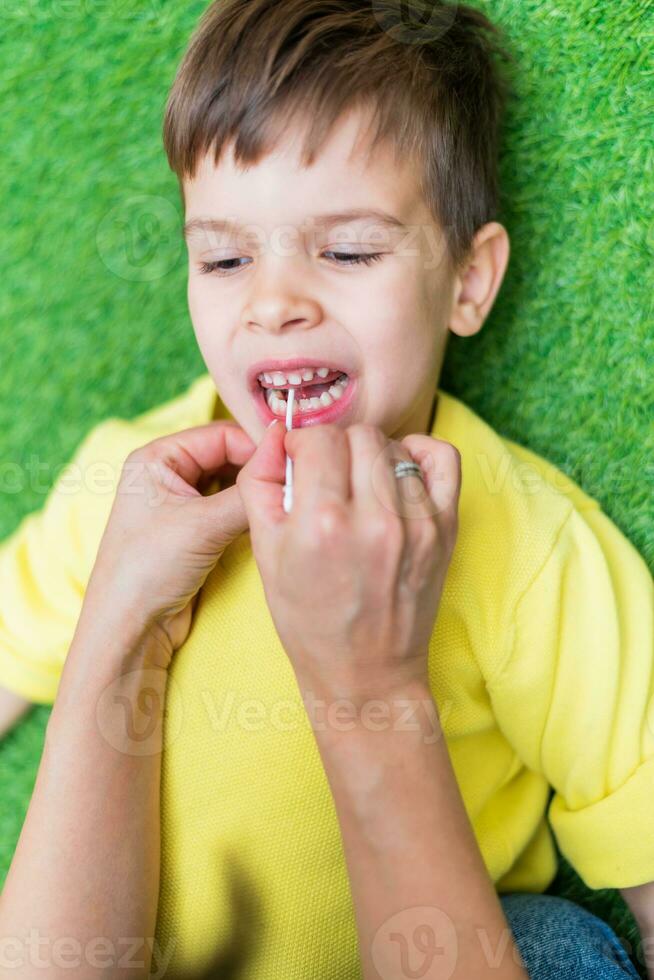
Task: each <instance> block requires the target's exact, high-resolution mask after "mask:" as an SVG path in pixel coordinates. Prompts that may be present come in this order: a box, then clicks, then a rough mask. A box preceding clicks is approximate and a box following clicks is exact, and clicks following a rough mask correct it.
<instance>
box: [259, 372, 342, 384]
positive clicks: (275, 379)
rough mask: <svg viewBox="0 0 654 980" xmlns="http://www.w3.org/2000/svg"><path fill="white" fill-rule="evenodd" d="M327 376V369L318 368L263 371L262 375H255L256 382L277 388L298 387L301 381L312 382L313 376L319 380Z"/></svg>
mask: <svg viewBox="0 0 654 980" xmlns="http://www.w3.org/2000/svg"><path fill="white" fill-rule="evenodd" d="M328 374H329V368H326V367H319V368H310V367H307V368H299V369H298V370H296V371H288V372H286V373H285V372H283V371H273V372H272V373H268V372H267V371H264V372H263V374H259V375H257V377H258V380H259V381H262V382H265V384H268V385H275V387H277V388H285V387H287V386H288V385H299V384H302V382H303V381H313V379H314V376H315V375H317V376H318V377H319V378H326V377H327V375H328Z"/></svg>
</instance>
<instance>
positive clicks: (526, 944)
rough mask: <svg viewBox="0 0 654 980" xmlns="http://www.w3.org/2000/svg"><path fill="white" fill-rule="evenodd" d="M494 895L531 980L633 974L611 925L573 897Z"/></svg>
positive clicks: (605, 979)
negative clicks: (498, 900) (497, 898)
mask: <svg viewBox="0 0 654 980" xmlns="http://www.w3.org/2000/svg"><path fill="white" fill-rule="evenodd" d="M499 898H500V901H501V903H502V908H503V909H504V914H505V916H506V918H507V921H508V923H509V926H510V927H511V931H512V933H513V936H514V938H515V942H516V945H517V947H518V949H519V951H520V955H521V956H522V959H523V961H524V965H525V968H526V970H527V973H528V974H529V976H530V978H532V980H568V978H569V980H613V978H615V980H624V978H625V977H635V978H636V980H638V973H637V972H636V969H635V967H634V966H633V964H632V962H631V960H630V959H629V956H628V955H627V952H626V950H625V948H624V946H623V945H622V944H621V943H620V940H619V939H618V937H617V935H616V934H615V932H614V931H613V929H612V928H611V927H610V926H609V925H608V923H607V922H604V920H603V919H600V918H598V917H597V916H596V915H593V914H592V912H589V911H588V910H587V909H585V908H582V906H581V905H577V904H576V902H571V901H570V900H569V899H567V898H561V897H560V896H558V895H541V894H535V893H532V892H509V893H507V894H504V895H500V896H499Z"/></svg>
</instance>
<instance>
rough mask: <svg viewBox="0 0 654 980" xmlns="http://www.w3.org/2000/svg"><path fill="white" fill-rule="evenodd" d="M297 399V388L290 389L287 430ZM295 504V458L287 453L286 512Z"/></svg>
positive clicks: (287, 405) (284, 502)
mask: <svg viewBox="0 0 654 980" xmlns="http://www.w3.org/2000/svg"><path fill="white" fill-rule="evenodd" d="M294 400H295V388H289V389H288V401H287V402H286V431H287V432H290V431H291V429H292V428H293V402H294ZM292 506H293V460H292V459H291V457H290V456H289V455H288V453H286V482H285V484H284V500H283V507H284V512H285V513H286V514H290V512H291V507H292Z"/></svg>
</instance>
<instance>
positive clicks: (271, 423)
mask: <svg viewBox="0 0 654 980" xmlns="http://www.w3.org/2000/svg"><path fill="white" fill-rule="evenodd" d="M275 422H279V419H273V420H272V421H271V422H269V423H268V428H269V429H271V428H272V427H273V425H274V424H275Z"/></svg>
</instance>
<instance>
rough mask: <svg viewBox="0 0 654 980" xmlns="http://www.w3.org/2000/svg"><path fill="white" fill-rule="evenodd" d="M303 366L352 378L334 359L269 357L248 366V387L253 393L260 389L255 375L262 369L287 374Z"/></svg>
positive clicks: (262, 371) (262, 370) (260, 372)
mask: <svg viewBox="0 0 654 980" xmlns="http://www.w3.org/2000/svg"><path fill="white" fill-rule="evenodd" d="M303 367H309V368H319V367H326V368H329V370H330V371H341V372H342V373H343V374H347V376H348V377H349V378H350V379H351V378H352V373H351V372H350V371H349V370H348V368H347V367H344V366H343V364H337V363H336V362H335V361H330V360H329V359H327V360H316V359H315V358H312V357H304V358H303V357H291V358H287V359H286V360H272V359H270V358H269V359H268V360H267V361H258V362H257V363H256V364H253V365H252V366H251V367H250V368H248V372H247V383H248V388H249V389H250V391H251V392H252V393H253V394H254V393H256V392H257V391H258V390H260V388H261V386H260V384H259V382H258V381H257V377H258V375H260V374H263V373H264V371H265V372H266V373H267V374H272V372H273V371H283V373H284V374H287V373H288V372H289V371H297V370H298V368H303ZM348 387H349V385H348ZM341 400H342V399H341Z"/></svg>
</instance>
